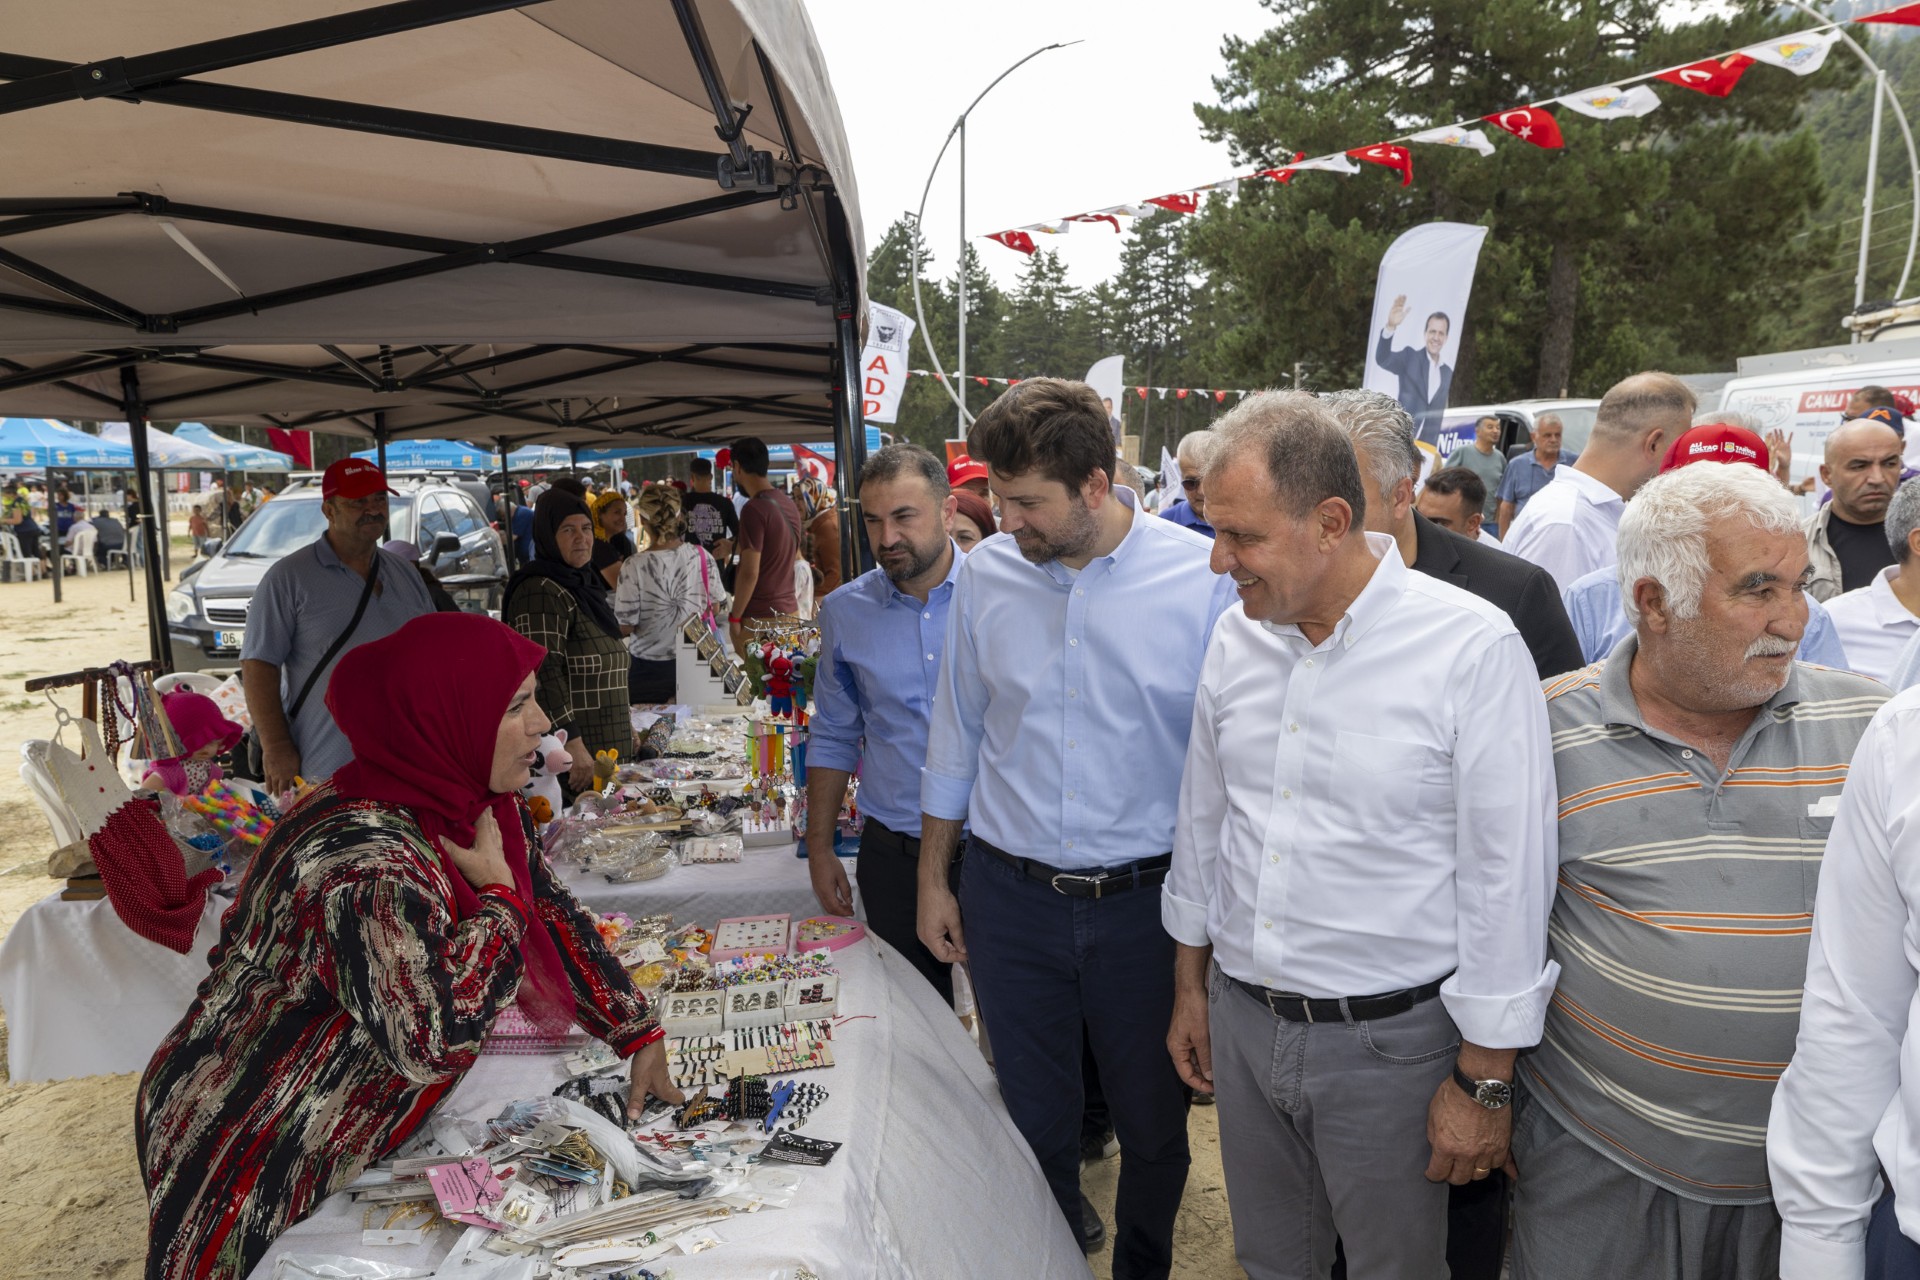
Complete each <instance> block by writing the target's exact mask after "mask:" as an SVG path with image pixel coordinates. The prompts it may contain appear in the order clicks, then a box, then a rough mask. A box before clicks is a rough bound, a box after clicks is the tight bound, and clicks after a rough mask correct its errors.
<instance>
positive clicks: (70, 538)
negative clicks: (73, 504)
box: [60, 508, 96, 554]
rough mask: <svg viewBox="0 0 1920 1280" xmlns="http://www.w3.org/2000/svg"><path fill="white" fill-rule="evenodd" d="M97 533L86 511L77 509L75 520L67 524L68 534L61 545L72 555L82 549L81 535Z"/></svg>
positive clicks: (61, 540) (62, 538)
mask: <svg viewBox="0 0 1920 1280" xmlns="http://www.w3.org/2000/svg"><path fill="white" fill-rule="evenodd" d="M95 532H96V529H95V527H94V523H93V521H92V519H91V518H89V517H88V515H87V513H86V510H85V509H84V508H75V514H74V518H73V519H72V520H71V521H69V522H68V523H67V532H66V533H65V535H64V536H62V537H61V539H60V545H61V546H63V547H65V548H66V549H67V552H68V554H72V553H73V552H75V551H77V550H79V548H80V535H81V534H83V533H95Z"/></svg>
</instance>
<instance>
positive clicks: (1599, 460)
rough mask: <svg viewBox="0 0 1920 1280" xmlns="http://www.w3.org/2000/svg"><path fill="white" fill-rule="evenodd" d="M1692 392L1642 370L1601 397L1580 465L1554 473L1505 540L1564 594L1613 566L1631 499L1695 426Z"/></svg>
mask: <svg viewBox="0 0 1920 1280" xmlns="http://www.w3.org/2000/svg"><path fill="white" fill-rule="evenodd" d="M1694 405H1695V402H1694V395H1693V391H1692V389H1691V388H1689V387H1688V386H1687V384H1686V383H1684V382H1682V381H1680V379H1678V378H1676V377H1674V376H1673V375H1672V374H1670V373H1636V374H1634V375H1633V376H1632V377H1629V378H1625V379H1623V380H1622V381H1620V382H1618V383H1615V384H1614V385H1613V387H1612V388H1610V389H1609V390H1608V391H1607V394H1606V395H1604V396H1602V397H1601V398H1600V408H1599V409H1598V410H1597V411H1596V413H1595V415H1594V419H1593V434H1592V435H1591V436H1590V437H1589V438H1588V440H1587V448H1586V452H1584V453H1582V454H1581V455H1580V460H1579V461H1578V462H1575V463H1574V464H1573V465H1571V466H1569V467H1565V468H1558V467H1556V468H1555V469H1554V477H1553V482H1552V483H1551V484H1549V485H1548V486H1547V487H1546V488H1544V489H1542V490H1541V491H1540V492H1539V493H1538V494H1536V495H1534V499H1533V501H1532V502H1530V503H1528V504H1527V509H1526V511H1525V512H1523V513H1522V514H1520V515H1519V516H1516V517H1515V518H1514V521H1513V524H1512V525H1511V526H1509V527H1508V528H1507V529H1506V530H1505V531H1504V532H1503V533H1502V534H1501V537H1500V545H1501V546H1502V547H1504V548H1505V549H1506V550H1508V551H1510V552H1512V553H1513V554H1514V555H1516V556H1519V557H1521V558H1522V559H1525V560H1531V561H1533V563H1535V564H1537V565H1539V566H1540V567H1541V568H1542V569H1545V570H1546V571H1547V572H1548V573H1551V574H1552V575H1553V577H1554V581H1556V582H1558V583H1559V584H1560V586H1561V587H1562V588H1563V589H1564V588H1566V587H1567V586H1570V585H1571V584H1572V583H1573V582H1574V581H1575V580H1576V579H1578V578H1580V577H1582V576H1583V575H1585V574H1589V573H1592V572H1593V571H1594V570H1595V569H1602V568H1605V567H1606V566H1608V565H1610V564H1612V563H1613V562H1614V559H1615V553H1614V540H1615V534H1616V532H1617V531H1618V530H1619V528H1620V514H1621V512H1622V511H1624V510H1625V509H1626V504H1627V499H1629V498H1631V497H1632V496H1633V495H1634V492H1635V491H1636V490H1637V489H1639V488H1640V486H1641V485H1643V484H1645V483H1646V482H1647V481H1648V480H1651V479H1652V478H1653V477H1654V476H1655V475H1657V474H1659V471H1660V463H1661V460H1662V459H1664V458H1665V457H1666V456H1667V449H1668V447H1669V446H1671V445H1672V444H1673V442H1674V440H1675V439H1677V438H1678V437H1679V436H1680V434H1681V433H1682V432H1683V431H1685V430H1686V429H1687V428H1688V427H1689V426H1690V425H1691V424H1692V418H1693V410H1694Z"/></svg>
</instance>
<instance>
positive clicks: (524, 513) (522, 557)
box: [500, 494, 533, 564]
mask: <svg viewBox="0 0 1920 1280" xmlns="http://www.w3.org/2000/svg"><path fill="white" fill-rule="evenodd" d="M500 508H501V516H500V519H501V521H502V525H501V527H502V528H503V529H505V530H506V531H507V536H508V537H509V538H511V539H512V540H513V559H514V563H515V564H526V563H527V562H528V561H530V560H532V559H533V506H532V505H531V504H530V503H524V502H516V503H515V504H514V505H513V514H512V515H508V514H507V513H506V497H505V495H504V494H503V495H501V497H500Z"/></svg>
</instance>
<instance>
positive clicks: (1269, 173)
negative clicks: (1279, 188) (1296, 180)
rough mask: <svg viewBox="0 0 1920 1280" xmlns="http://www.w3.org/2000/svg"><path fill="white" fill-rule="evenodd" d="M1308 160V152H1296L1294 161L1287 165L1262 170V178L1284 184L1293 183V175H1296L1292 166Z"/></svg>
mask: <svg viewBox="0 0 1920 1280" xmlns="http://www.w3.org/2000/svg"><path fill="white" fill-rule="evenodd" d="M1306 158H1307V153H1306V152H1304V151H1296V152H1294V153H1293V159H1291V160H1289V161H1288V162H1287V163H1286V164H1283V165H1281V166H1280V167H1279V168H1278V169H1262V170H1261V171H1260V176H1261V177H1263V178H1272V179H1273V180H1274V181H1275V182H1279V183H1283V184H1284V183H1288V182H1292V181H1293V175H1294V170H1293V168H1292V166H1293V165H1296V164H1299V163H1300V162H1301V161H1302V160H1305V159H1306Z"/></svg>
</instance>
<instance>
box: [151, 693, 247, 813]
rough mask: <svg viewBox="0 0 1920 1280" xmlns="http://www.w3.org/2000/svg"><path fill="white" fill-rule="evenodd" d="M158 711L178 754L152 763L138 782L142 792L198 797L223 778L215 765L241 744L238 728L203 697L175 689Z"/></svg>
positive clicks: (217, 706)
mask: <svg viewBox="0 0 1920 1280" xmlns="http://www.w3.org/2000/svg"><path fill="white" fill-rule="evenodd" d="M160 709H161V711H163V712H164V713H165V714H166V717H167V723H169V724H171V725H172V726H173V733H174V736H175V737H177V738H178V739H180V754H179V755H177V756H170V757H168V758H167V759H165V760H155V761H154V762H153V763H152V764H150V765H148V766H147V772H146V774H145V775H144V776H143V777H142V778H141V779H140V789H141V790H142V791H161V790H166V791H171V792H172V793H173V794H174V795H176V796H181V797H185V796H197V795H200V794H201V793H202V792H204V791H205V790H206V789H207V785H208V784H209V783H212V782H217V781H219V780H220V778H221V777H222V776H223V775H222V771H221V768H220V766H219V765H218V764H217V763H215V761H216V760H218V758H219V757H221V756H223V755H225V754H226V753H227V752H229V751H231V750H233V748H234V744H235V743H237V742H239V741H240V734H241V732H242V730H241V728H240V726H239V725H237V724H235V723H234V722H233V721H231V720H229V719H227V718H226V716H224V715H222V714H221V713H220V707H219V704H218V703H216V702H214V700H213V699H212V698H209V697H208V696H207V695H206V694H204V693H195V692H193V691H192V690H191V689H175V690H174V691H173V692H172V693H169V694H165V695H163V696H162V697H161V699H160Z"/></svg>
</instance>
